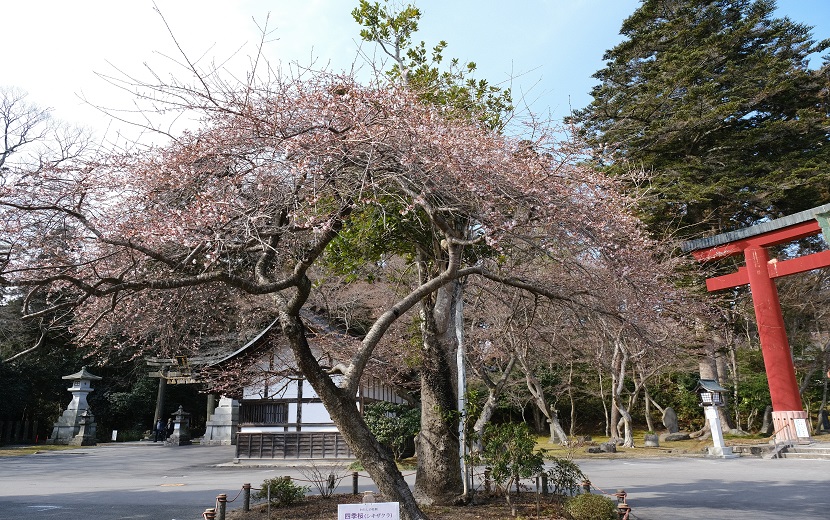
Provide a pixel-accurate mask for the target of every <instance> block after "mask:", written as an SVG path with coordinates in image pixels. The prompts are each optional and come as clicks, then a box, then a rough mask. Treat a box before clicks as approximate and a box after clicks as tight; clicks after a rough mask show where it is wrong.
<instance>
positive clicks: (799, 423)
mask: <svg viewBox="0 0 830 520" xmlns="http://www.w3.org/2000/svg"><path fill="white" fill-rule="evenodd" d="M793 425H794V426H795V434H796V435H798V438H799V439H805V438H806V439H809V438H810V431H809V430H808V429H807V419H793Z"/></svg>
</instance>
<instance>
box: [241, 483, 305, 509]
mask: <svg viewBox="0 0 830 520" xmlns="http://www.w3.org/2000/svg"><path fill="white" fill-rule="evenodd" d="M309 489H310V488H309V487H308V486H298V485H296V484H294V482H292V481H291V479H290V478H288V477H276V478H269V479H265V480H264V481H263V482H262V489H260V490H259V491H257V492H256V493H255V494H253V495H251V496H252V497H253V498H254V499H256V500H267V499H268V498H269V491H270V498H271V504H272V505H275V506H277V507H279V506H290V505H291V504H293V503H295V502H297V501H299V500H301V499H302V498H303V497H305V494H306V493H307V492H308V490H309Z"/></svg>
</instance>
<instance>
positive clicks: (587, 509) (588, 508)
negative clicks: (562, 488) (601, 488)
mask: <svg viewBox="0 0 830 520" xmlns="http://www.w3.org/2000/svg"><path fill="white" fill-rule="evenodd" d="M565 511H566V512H567V513H568V514H569V515H570V516H571V518H573V520H617V519H618V518H619V515H618V514H617V504H616V503H614V501H613V500H610V499H608V498H605V497H604V496H602V495H592V494H590V493H586V494H584V495H577V496H575V497H573V498H571V499H569V500H568V501H567V502H566V503H565Z"/></svg>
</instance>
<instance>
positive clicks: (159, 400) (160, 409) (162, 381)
mask: <svg viewBox="0 0 830 520" xmlns="http://www.w3.org/2000/svg"><path fill="white" fill-rule="evenodd" d="M159 375H160V376H161V377H159V391H158V397H156V413H155V414H154V415H153V428H155V427H156V424H158V422H159V419H161V418H162V416H163V415H164V390H165V389H166V388H167V379H166V378H165V377H164V372H163V371H159Z"/></svg>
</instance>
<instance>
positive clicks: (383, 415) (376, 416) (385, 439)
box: [363, 402, 421, 460]
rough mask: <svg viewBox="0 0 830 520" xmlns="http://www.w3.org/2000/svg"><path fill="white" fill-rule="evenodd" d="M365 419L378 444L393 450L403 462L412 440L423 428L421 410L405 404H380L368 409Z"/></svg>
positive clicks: (372, 405)
mask: <svg viewBox="0 0 830 520" xmlns="http://www.w3.org/2000/svg"><path fill="white" fill-rule="evenodd" d="M363 419H364V420H365V421H366V426H368V427H369V429H370V430H371V431H372V433H373V434H374V435H375V437H376V438H377V440H378V442H380V443H381V444H385V445H386V446H388V447H389V448H390V449H391V450H392V455H393V456H394V457H395V460H401V457H402V456H403V454H404V453H405V452H406V449H407V447H408V445H409V444H411V443H412V439H413V438H414V437H415V435H416V434H417V433H418V430H420V428H421V410H420V408H413V407H411V406H407V405H404V404H394V403H387V402H380V403H375V404H371V405H369V406H367V407H366V412H365V413H364V416H363Z"/></svg>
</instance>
